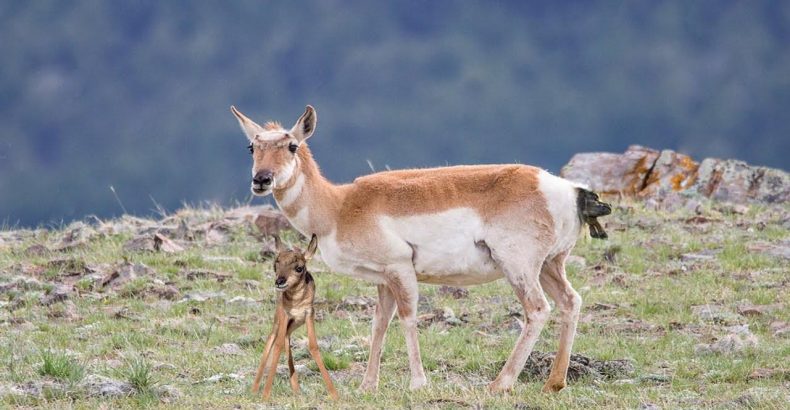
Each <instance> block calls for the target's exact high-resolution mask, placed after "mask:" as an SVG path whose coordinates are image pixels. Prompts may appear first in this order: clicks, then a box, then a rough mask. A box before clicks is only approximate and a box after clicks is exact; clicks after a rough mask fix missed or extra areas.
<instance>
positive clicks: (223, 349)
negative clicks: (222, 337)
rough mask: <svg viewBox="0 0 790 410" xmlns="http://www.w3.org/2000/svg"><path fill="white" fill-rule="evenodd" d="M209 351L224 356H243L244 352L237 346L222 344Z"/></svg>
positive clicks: (234, 344)
mask: <svg viewBox="0 0 790 410" xmlns="http://www.w3.org/2000/svg"><path fill="white" fill-rule="evenodd" d="M211 350H212V351H213V352H214V353H218V354H226V355H231V356H238V355H242V354H244V350H242V348H241V346H239V345H237V344H236V343H223V344H222V345H221V346H217V347H215V348H213V349H211Z"/></svg>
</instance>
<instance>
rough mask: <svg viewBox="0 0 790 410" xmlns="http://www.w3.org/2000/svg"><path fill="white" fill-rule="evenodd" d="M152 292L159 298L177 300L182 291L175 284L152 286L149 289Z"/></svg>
mask: <svg viewBox="0 0 790 410" xmlns="http://www.w3.org/2000/svg"><path fill="white" fill-rule="evenodd" d="M149 292H150V293H153V294H154V295H156V297H158V298H159V299H166V300H176V299H178V297H179V296H180V295H181V292H179V291H178V288H176V287H175V286H173V285H156V286H152V287H151V288H150V289H149Z"/></svg>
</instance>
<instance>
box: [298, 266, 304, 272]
mask: <svg viewBox="0 0 790 410" xmlns="http://www.w3.org/2000/svg"><path fill="white" fill-rule="evenodd" d="M303 270H304V267H303V266H297V267H296V272H297V273H302V271H303Z"/></svg>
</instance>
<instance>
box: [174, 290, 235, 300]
mask: <svg viewBox="0 0 790 410" xmlns="http://www.w3.org/2000/svg"><path fill="white" fill-rule="evenodd" d="M223 296H225V294H224V293H222V292H194V293H188V294H186V295H185V296H184V297H183V299H181V300H180V301H178V303H184V302H189V301H194V302H205V301H207V300H209V299H216V298H221V297H223Z"/></svg>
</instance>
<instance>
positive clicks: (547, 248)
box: [231, 106, 611, 391]
mask: <svg viewBox="0 0 790 410" xmlns="http://www.w3.org/2000/svg"><path fill="white" fill-rule="evenodd" d="M231 111H232V112H233V114H234V115H235V116H236V118H237V119H238V121H239V124H240V125H241V128H242V130H243V131H244V133H245V134H246V136H247V138H248V140H249V144H250V145H249V147H248V148H249V149H250V152H251V153H252V159H253V165H252V186H251V190H252V192H253V194H255V195H258V196H264V195H268V194H270V193H273V194H274V199H275V200H276V201H277V205H278V206H279V207H280V209H281V210H282V211H283V213H284V214H285V216H286V217H287V218H288V220H289V221H290V222H291V224H292V225H293V226H294V227H295V228H296V229H297V230H299V231H300V232H302V233H310V232H315V233H316V234H317V235H318V247H319V248H320V249H321V256H322V258H323V260H324V261H325V262H326V263H327V265H329V267H330V268H331V269H332V270H334V271H336V272H340V273H343V274H347V275H350V276H352V277H356V278H359V279H364V280H368V281H370V282H373V283H375V284H376V285H378V305H377V306H376V311H375V314H374V317H373V325H372V335H371V340H370V345H371V347H370V356H369V358H368V366H367V370H366V372H365V375H364V377H363V379H362V383H361V385H360V388H361V389H364V390H375V389H376V388H377V387H378V381H379V365H380V360H381V351H382V345H383V343H382V342H383V340H384V336H385V334H386V331H387V328H388V326H389V323H390V321H391V320H392V317H393V315H394V313H395V312H396V311H397V313H398V316H399V317H400V320H401V322H402V325H403V326H402V327H403V331H404V335H405V340H406V350H407V353H408V358H409V368H410V371H411V383H410V388H412V389H416V388H419V387H422V386H424V385H425V384H427V382H428V379H427V378H426V377H425V372H424V370H423V367H422V360H421V358H420V346H419V342H418V339H417V300H418V297H419V294H418V283H428V284H447V285H455V286H468V285H475V284H481V283H486V282H490V281H493V280H496V279H499V278H503V277H504V278H505V279H506V280H507V281H508V282H509V283H510V285H511V286H512V288H513V290H514V292H515V294H516V297H517V298H518V301H519V303H520V304H521V306H522V307H523V309H524V316H525V318H526V320H525V323H526V325H525V326H524V328H523V329H522V330H521V334H520V335H519V337H518V339H517V340H516V344H515V346H514V348H513V351H512V352H511V353H510V356H509V357H508V359H507V361H506V363H505V365H504V367H503V368H502V370H501V372H500V373H499V375H498V376H497V378H496V380H494V381H493V382H492V383H491V384H490V385H489V389H490V390H492V391H502V390H509V389H511V388H512V386H513V384H514V383H515V381H516V379H517V377H518V375H519V373H520V372H521V370H522V369H523V368H524V364H525V362H526V360H527V357H528V356H529V355H530V353H531V352H532V348H533V347H534V346H535V343H536V342H537V339H538V336H539V335H540V332H541V330H542V329H543V326H544V324H545V323H546V321H547V320H548V317H549V310H550V305H549V302H548V300H547V299H546V296H545V295H544V292H545V293H547V294H548V296H549V297H550V298H551V299H553V300H554V302H555V304H556V307H557V309H558V310H559V312H560V315H561V325H560V336H559V349H558V351H557V354H556V356H555V359H554V363H553V365H552V369H551V373H550V374H549V377H548V380H547V382H546V384H545V385H544V388H543V390H544V391H559V390H561V389H562V388H564V387H565V384H566V374H567V370H568V362H569V357H570V353H571V347H572V345H573V339H574V336H575V333H576V324H577V322H578V319H579V311H580V309H581V303H582V301H581V297H580V296H579V294H578V293H577V292H576V291H575V290H574V289H573V288H572V287H571V283H570V282H569V281H568V279H567V277H566V275H565V259H566V257H567V256H568V254H569V253H570V252H571V250H572V249H573V247H574V245H575V244H576V240H577V239H578V237H579V234H580V233H581V230H582V228H583V227H584V226H585V225H587V224H589V225H590V230H591V234H592V236H594V237H599V238H600V237H603V236H604V235H605V232H603V229H601V226H600V224H599V223H598V222H597V219H595V218H596V217H598V216H603V215H607V214H608V213H610V212H611V209H610V207H609V206H608V205H606V204H604V203H602V202H600V201H598V199H597V197H595V196H594V195H595V194H594V193H592V192H590V191H588V190H586V189H585V188H584V187H582V186H580V185H578V184H574V183H572V182H570V181H567V180H565V179H562V178H559V177H556V176H554V175H551V174H549V173H548V172H546V171H543V170H541V169H539V168H535V167H531V166H527V165H521V164H507V165H475V166H454V167H445V168H430V169H411V170H401V171H388V172H380V173H375V174H372V175H367V176H363V177H360V178H357V179H356V180H354V182H352V183H350V184H344V185H335V184H332V183H331V182H329V181H328V180H326V179H325V178H324V177H323V176H322V175H321V172H320V171H319V169H318V165H317V164H316V162H315V160H314V159H313V156H312V154H311V152H310V149H309V148H308V146H307V144H306V141H307V139H308V138H310V137H311V136H312V135H313V132H314V131H315V128H316V124H317V115H316V112H315V110H314V109H313V107H311V106H307V109H306V110H305V112H304V114H302V116H301V117H300V118H299V119H298V120H297V121H296V124H295V125H294V126H293V127H291V128H290V129H286V128H283V127H282V126H281V125H280V124H278V123H274V122H269V123H266V124H264V125H263V126H261V125H258V124H257V123H255V122H254V121H253V120H251V119H249V118H248V117H246V116H245V115H243V114H242V113H241V112H239V111H238V110H236V108H235V107H231ZM492 143H494V141H492ZM338 149H342V148H340V147H339V148H338Z"/></svg>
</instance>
